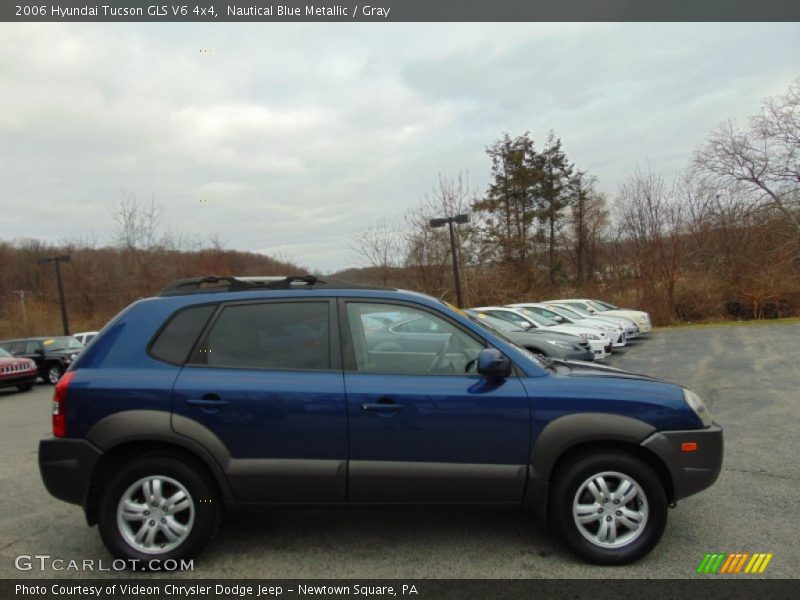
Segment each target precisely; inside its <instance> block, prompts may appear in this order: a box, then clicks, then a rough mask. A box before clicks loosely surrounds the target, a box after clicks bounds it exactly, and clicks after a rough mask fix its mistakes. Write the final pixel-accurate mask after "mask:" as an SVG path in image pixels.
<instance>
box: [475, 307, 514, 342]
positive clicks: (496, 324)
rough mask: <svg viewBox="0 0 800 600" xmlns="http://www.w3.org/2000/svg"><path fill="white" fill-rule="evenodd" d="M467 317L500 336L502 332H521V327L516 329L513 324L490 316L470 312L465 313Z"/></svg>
mask: <svg viewBox="0 0 800 600" xmlns="http://www.w3.org/2000/svg"><path fill="white" fill-rule="evenodd" d="M467 316H468V317H469V318H470V319H472V320H473V321H475V322H476V323H479V324H480V325H484V326H485V327H486V328H487V329H489V330H491V331H493V332H495V333H499V334H502V332H504V331H523V329H522V327H517V326H516V325H514V324H513V323H509V322H508V321H503V319H498V318H497V317H493V316H491V315H486V314H483V313H472V312H470V313H467ZM503 337H505V336H503Z"/></svg>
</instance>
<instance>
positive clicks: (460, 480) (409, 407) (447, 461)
mask: <svg viewBox="0 0 800 600" xmlns="http://www.w3.org/2000/svg"><path fill="white" fill-rule="evenodd" d="M340 310H341V313H340V315H341V317H340V318H341V321H342V322H343V323H344V325H343V326H342V329H343V330H345V335H344V336H343V358H344V364H345V386H346V390H347V410H348V415H349V419H350V465H349V499H350V500H351V501H354V502H519V501H520V500H521V499H522V495H523V492H524V487H525V480H526V473H527V464H528V462H529V457H530V407H529V402H528V397H527V395H526V392H525V389H524V388H523V386H522V384H521V382H520V381H519V379H518V378H517V377H515V376H511V377H509V378H506V379H500V380H498V379H487V378H485V377H483V376H481V375H478V374H476V373H475V370H474V362H473V361H474V359H475V358H476V357H477V355H478V354H479V352H480V351H481V350H483V348H484V347H485V344H484V342H483V340H481V339H480V338H478V337H477V336H475V335H474V334H472V333H470V332H469V331H467V330H465V329H463V328H462V327H461V326H460V325H458V324H457V323H455V322H454V321H451V320H449V319H448V318H446V317H445V316H444V315H442V314H441V313H436V312H435V311H431V310H428V309H426V308H424V307H417V306H415V305H401V304H397V305H394V304H386V303H381V302H364V301H358V300H350V301H342V306H341V309H340ZM392 310H393V311H396V312H399V313H402V318H403V322H414V323H415V328H416V329H419V330H421V331H426V332H432V333H423V334H417V335H435V336H436V343H435V344H433V345H431V346H428V345H427V344H418V343H415V344H404V343H401V342H398V343H397V344H395V345H388V344H385V343H384V342H381V343H382V344H383V345H380V344H374V343H373V340H371V339H370V336H371V334H372V332H373V331H374V330H373V329H371V328H369V327H365V324H368V323H369V322H370V320H371V317H372V315H374V314H382V313H385V312H387V311H392ZM408 333H409V332H404V331H401V332H398V334H403V335H407V334H408Z"/></svg>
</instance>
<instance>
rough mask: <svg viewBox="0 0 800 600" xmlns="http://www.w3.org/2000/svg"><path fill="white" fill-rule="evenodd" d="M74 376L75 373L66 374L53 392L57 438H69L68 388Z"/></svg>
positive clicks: (54, 431) (54, 424) (54, 426)
mask: <svg viewBox="0 0 800 600" xmlns="http://www.w3.org/2000/svg"><path fill="white" fill-rule="evenodd" d="M73 375H75V372H74V371H67V372H66V373H64V376H63V377H62V378H61V379H59V380H58V383H57V384H56V389H55V391H54V392H53V435H54V436H55V437H67V388H68V387H69V382H70V381H72V376H73Z"/></svg>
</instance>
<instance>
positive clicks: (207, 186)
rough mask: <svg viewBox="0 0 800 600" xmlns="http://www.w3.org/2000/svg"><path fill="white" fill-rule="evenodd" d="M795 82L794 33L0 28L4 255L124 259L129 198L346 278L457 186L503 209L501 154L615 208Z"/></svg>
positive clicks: (595, 27)
mask: <svg viewBox="0 0 800 600" xmlns="http://www.w3.org/2000/svg"><path fill="white" fill-rule="evenodd" d="M201 50H205V52H201ZM798 76H800V25H798V24H652V25H648V24H518V25H510V24H441V23H437V24H403V23H398V24H365V23H361V24H341V23H340V24H311V23H306V24H257V25H249V24H200V25H195V24H134V23H130V24H114V25H109V24H80V25H78V24H73V25H60V24H8V23H4V24H0V107H1V108H2V110H0V214H2V219H0V238H3V239H9V238H16V237H34V238H41V239H45V240H48V241H52V242H57V241H59V240H64V239H76V238H81V237H83V238H86V237H89V238H94V239H95V240H96V241H97V242H98V243H99V244H106V243H110V242H111V241H112V238H113V216H112V208H113V206H114V204H115V203H116V202H117V201H118V200H119V197H120V192H121V190H123V189H124V190H125V191H126V192H128V193H130V194H134V195H136V196H138V197H139V198H140V199H146V198H149V196H150V194H151V193H152V194H153V195H154V197H155V198H156V200H158V201H159V202H160V203H161V205H162V206H163V208H164V221H165V223H166V224H168V225H171V226H173V227H175V228H177V229H180V230H181V231H183V232H184V233H186V234H187V235H189V236H193V237H197V238H205V239H207V238H209V237H210V236H211V235H212V234H217V235H218V236H219V237H220V238H221V239H222V240H223V241H224V242H225V243H226V245H227V246H228V247H230V248H234V249H239V250H250V251H258V252H264V253H267V254H274V253H276V252H282V253H285V254H288V255H289V256H291V257H292V258H293V259H294V260H296V261H298V262H299V263H301V264H303V265H306V266H309V267H312V268H318V269H321V270H323V271H330V270H336V269H339V268H343V267H346V266H352V265H354V264H357V262H358V259H357V257H356V256H354V255H353V253H352V252H351V251H349V250H348V249H347V244H348V242H349V241H350V239H351V236H352V234H353V232H354V231H355V230H356V229H358V228H359V227H360V226H362V225H364V224H367V223H370V222H374V221H375V220H377V219H379V218H382V217H386V218H389V219H396V220H400V219H401V218H402V215H403V213H404V212H405V210H406V209H407V208H410V207H411V206H413V205H414V204H416V203H417V202H418V201H419V199H420V197H421V196H422V195H423V194H424V193H425V192H426V191H427V190H429V189H430V188H431V187H433V185H434V184H435V183H436V180H437V177H438V174H439V173H442V174H444V175H455V174H457V173H458V172H459V171H462V170H465V171H467V172H468V173H469V176H470V179H471V181H472V183H473V184H474V185H475V186H476V187H477V188H478V189H479V190H483V189H485V187H486V183H487V180H488V173H489V161H488V159H487V157H486V155H485V153H484V149H485V147H486V146H487V145H488V144H489V143H491V142H492V141H493V140H494V139H496V138H497V137H499V136H500V135H501V134H502V133H503V132H506V131H507V132H509V133H511V134H512V135H517V134H520V133H523V132H524V131H530V132H531V133H532V135H533V137H534V139H535V140H536V141H537V142H541V141H542V140H544V138H545V137H546V134H547V131H548V130H550V129H553V130H555V132H556V134H557V135H558V136H559V137H561V138H562V141H563V143H564V147H565V149H566V151H567V154H568V156H569V157H570V158H571V159H572V160H574V161H576V162H577V164H578V166H579V167H581V168H582V169H585V170H587V171H589V172H590V173H592V174H594V175H596V176H597V178H598V180H599V187H600V189H602V190H603V191H605V192H607V193H609V194H611V195H613V194H614V193H615V192H616V190H617V188H618V187H619V184H620V183H621V182H622V181H624V179H625V178H626V177H627V176H628V174H630V173H631V172H632V171H633V170H634V169H636V167H637V165H640V166H646V165H647V164H648V163H649V164H650V166H651V167H652V168H653V169H654V170H656V171H659V172H662V173H664V174H666V175H674V174H676V173H678V172H679V171H680V170H682V169H683V168H684V167H685V166H686V164H687V161H688V159H689V157H690V155H691V152H692V151H693V149H694V148H696V147H697V146H698V145H699V144H700V143H701V142H702V140H703V138H704V136H705V134H706V133H707V132H708V131H709V130H710V129H711V128H712V127H714V126H715V125H716V124H717V123H718V122H720V121H721V120H723V119H725V118H728V117H738V118H743V117H746V116H747V115H748V114H750V113H752V112H753V111H755V110H756V109H757V107H758V104H759V102H760V100H761V99H762V98H763V97H764V96H766V95H769V94H777V93H781V92H783V91H785V89H786V88H787V87H788V85H789V83H790V82H791V81H792V80H793V79H795V78H796V77H798ZM201 201H202V202H201Z"/></svg>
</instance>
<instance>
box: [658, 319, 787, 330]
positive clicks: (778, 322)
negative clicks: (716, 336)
mask: <svg viewBox="0 0 800 600" xmlns="http://www.w3.org/2000/svg"><path fill="white" fill-rule="evenodd" d="M797 323H800V317H787V318H784V319H751V320H749V321H711V322H708V323H681V324H678V325H661V326H659V327H656V328H655V329H665V330H667V329H669V330H672V329H706V328H711V327H761V326H763V325H794V324H797Z"/></svg>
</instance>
